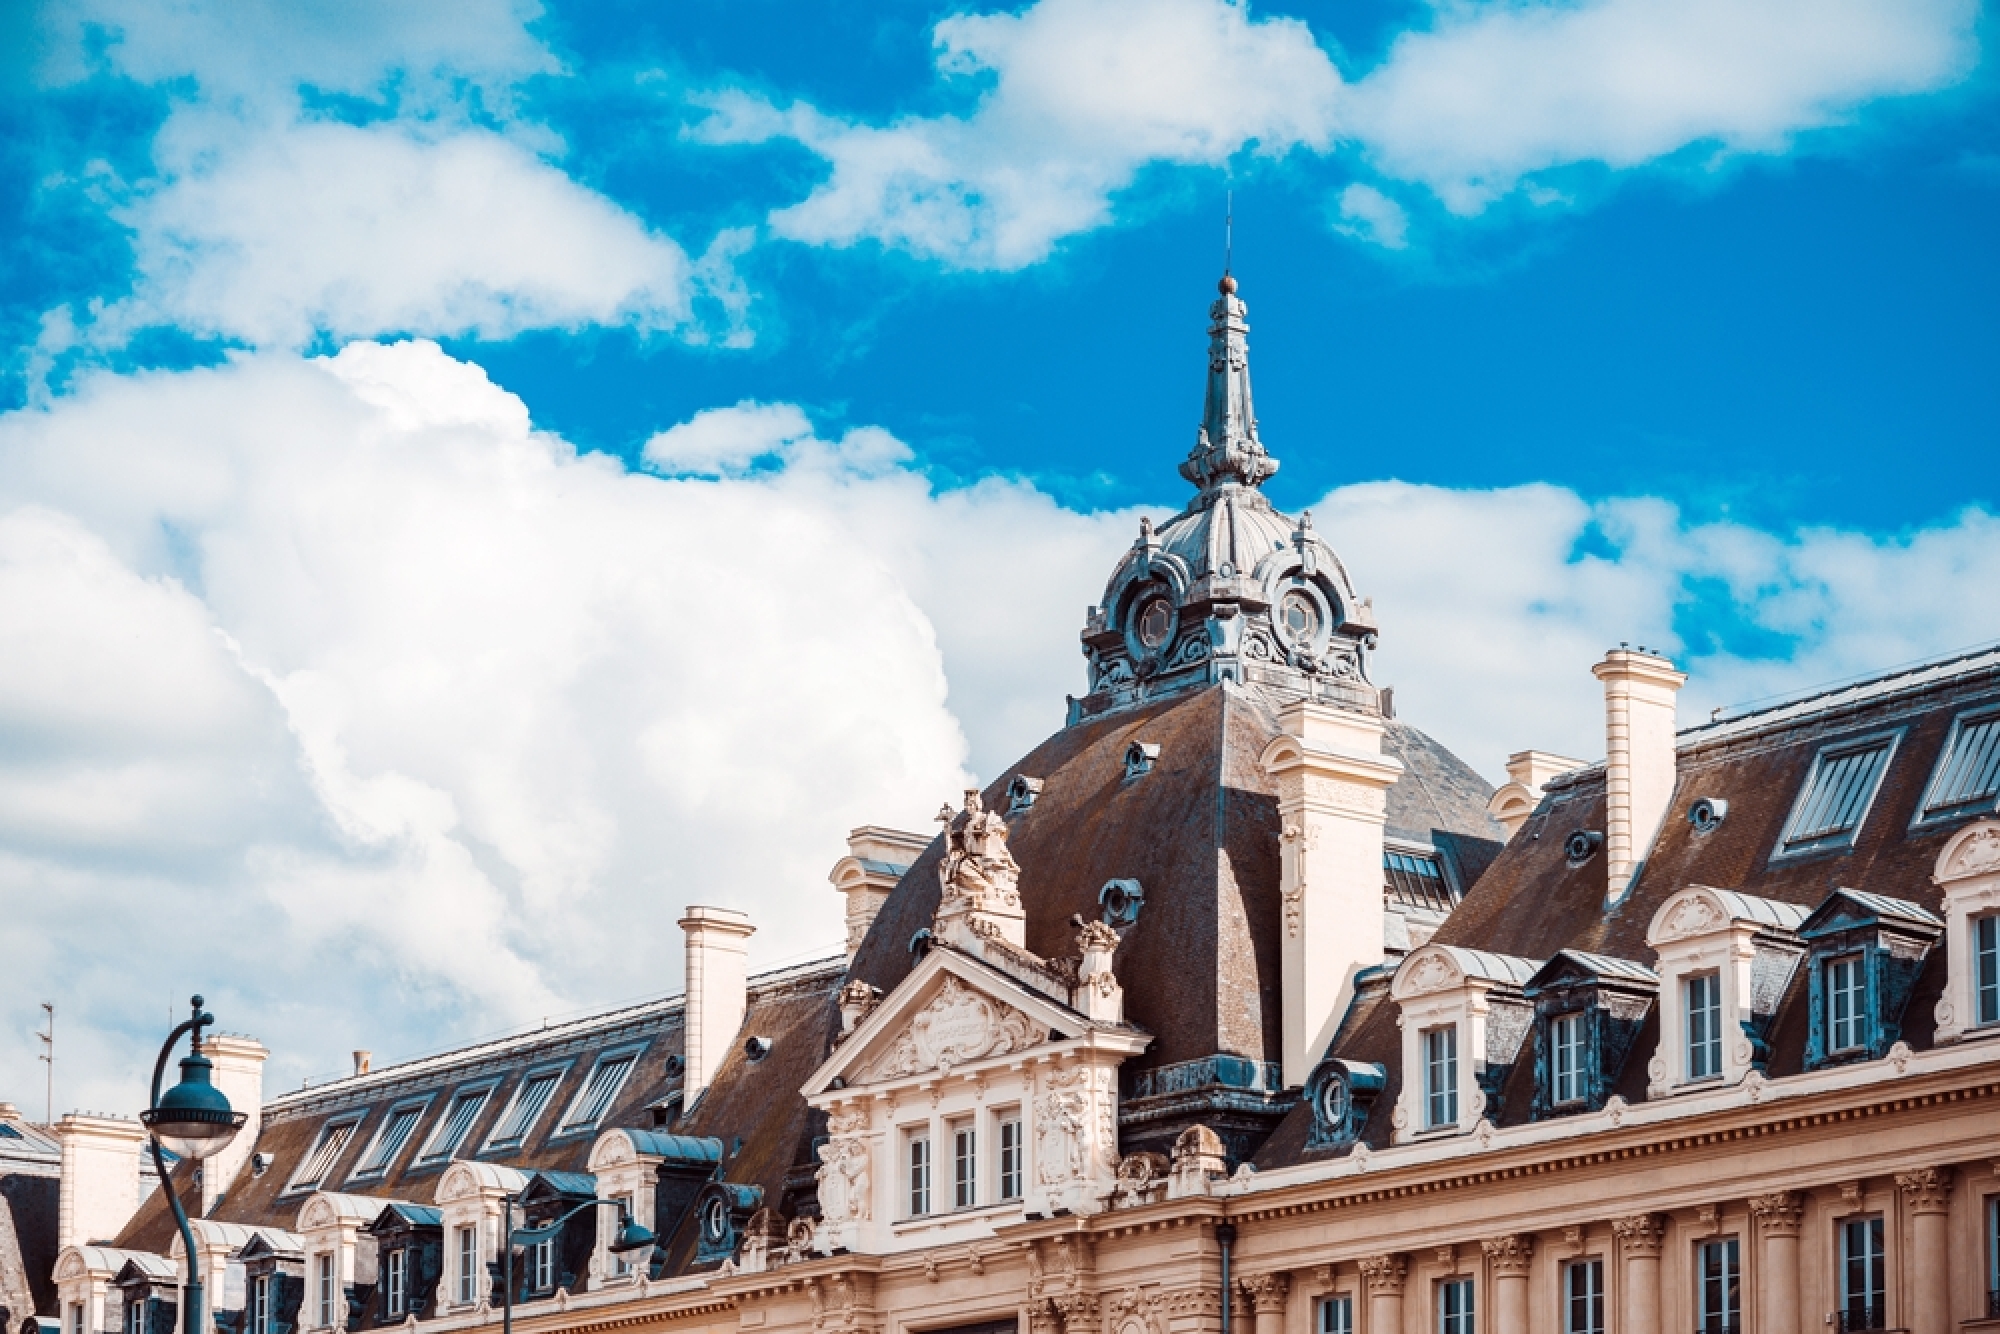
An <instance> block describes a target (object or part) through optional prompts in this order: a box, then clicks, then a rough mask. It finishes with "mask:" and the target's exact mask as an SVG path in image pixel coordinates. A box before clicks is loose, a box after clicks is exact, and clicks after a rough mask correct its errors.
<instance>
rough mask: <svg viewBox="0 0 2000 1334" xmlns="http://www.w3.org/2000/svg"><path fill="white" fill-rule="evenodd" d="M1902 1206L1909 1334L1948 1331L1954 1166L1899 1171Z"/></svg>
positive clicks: (1944, 1332) (1942, 1333)
mask: <svg viewBox="0 0 2000 1334" xmlns="http://www.w3.org/2000/svg"><path fill="white" fill-rule="evenodd" d="M1896 1184H1897V1185H1898V1186H1900V1187H1902V1189H1903V1205H1904V1207H1905V1208H1907V1209H1908V1210H1909V1211H1910V1221H1911V1225H1912V1226H1911V1234H1912V1235H1911V1237H1910V1250H1911V1255H1910V1310H1909V1321H1910V1334H1946V1330H1947V1329H1948V1327H1949V1325H1950V1321H1949V1318H1948V1316H1947V1314H1946V1313H1947V1311H1948V1309H1949V1306H1950V1293H1951V1266H1950V1264H1949V1262H1948V1250H1949V1247H1950V1241H1949V1239H1948V1236H1947V1234H1948V1232H1949V1229H1948V1228H1947V1227H1946V1226H1945V1224H1946V1221H1947V1214H1946V1210H1947V1209H1948V1208H1949V1207H1950V1198H1951V1169H1950V1168H1948V1167H1925V1168H1921V1169H1919V1170H1917V1171H1915V1172H1899V1173H1897V1174H1896Z"/></svg>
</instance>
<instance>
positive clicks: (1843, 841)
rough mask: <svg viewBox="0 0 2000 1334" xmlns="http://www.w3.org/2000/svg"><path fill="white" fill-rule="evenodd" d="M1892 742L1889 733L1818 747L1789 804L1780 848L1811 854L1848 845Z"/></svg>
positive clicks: (1878, 783)
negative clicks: (1794, 799) (1809, 770)
mask: <svg viewBox="0 0 2000 1334" xmlns="http://www.w3.org/2000/svg"><path fill="white" fill-rule="evenodd" d="M1894 745H1895V738H1894V737H1872V738H1869V739H1867V740H1865V741H1859V742H1852V743H1848V744H1846V745H1841V746H1829V747H1827V748H1826V749H1825V750H1823V751H1821V752H1820V753H1819V756H1818V758H1817V759H1815V760H1814V761H1813V768H1812V773H1811V774H1809V775H1808V776H1807V778H1806V785H1805V788H1804V790H1803V791H1801V792H1800V793H1799V799H1798V802H1797V804H1796V805H1794V806H1793V807H1792V818H1791V819H1790V820H1789V821H1788V822H1787V823H1786V825H1785V835H1784V838H1783V839H1782V840H1781V842H1780V850H1781V851H1782V852H1786V853H1795V852H1812V851H1816V850H1818V849H1821V848H1834V847H1846V846H1847V845H1849V844H1851V843H1852V842H1853V841H1854V835H1855V832H1856V831H1857V830H1859V829H1860V828H1861V821H1862V819H1863V818H1864V817H1865V816H1866V815H1867V814H1868V806H1869V803H1870V802H1872V801H1873V800H1874V799H1875V791H1876V789H1877V788H1878V787H1880V786H1881V784H1882V774H1883V772H1884V771H1885V770H1886V769H1887V768H1888V767H1889V752H1890V751H1891V750H1892V749H1893V748H1894Z"/></svg>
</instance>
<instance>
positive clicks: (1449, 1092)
mask: <svg viewBox="0 0 2000 1334" xmlns="http://www.w3.org/2000/svg"><path fill="white" fill-rule="evenodd" d="M1439 1038H1445V1039H1447V1040H1446V1041H1445V1042H1444V1046H1445V1048H1446V1049H1447V1050H1445V1051H1444V1053H1443V1054H1442V1058H1440V1056H1439V1054H1438V1053H1437V1052H1435V1051H1433V1050H1432V1044H1433V1042H1434V1041H1435V1040H1437V1039H1439ZM1417 1050H1418V1054H1419V1057H1420V1058H1421V1060H1422V1061H1423V1068H1424V1083H1423V1099H1424V1130H1425V1132H1427V1133H1428V1132H1430V1131H1433V1130H1456V1129H1458V1113H1459V1107H1458V1024H1457V1023H1456V1021H1454V1022H1452V1023H1447V1024H1438V1025H1436V1026H1434V1027H1431V1028H1426V1029H1423V1030H1421V1031H1419V1032H1418V1034H1417ZM1440 1067H1442V1068H1443V1070H1444V1071H1445V1073H1446V1076H1447V1077H1446V1078H1445V1080H1444V1081H1443V1082H1442V1084H1440V1083H1439V1082H1438V1072H1439V1069H1440ZM1440 1103H1442V1104H1443V1109H1444V1110H1445V1111H1447V1112H1449V1113H1450V1115H1449V1116H1448V1117H1444V1118H1440V1117H1439V1116H1438V1114H1437V1113H1438V1111H1439V1104H1440Z"/></svg>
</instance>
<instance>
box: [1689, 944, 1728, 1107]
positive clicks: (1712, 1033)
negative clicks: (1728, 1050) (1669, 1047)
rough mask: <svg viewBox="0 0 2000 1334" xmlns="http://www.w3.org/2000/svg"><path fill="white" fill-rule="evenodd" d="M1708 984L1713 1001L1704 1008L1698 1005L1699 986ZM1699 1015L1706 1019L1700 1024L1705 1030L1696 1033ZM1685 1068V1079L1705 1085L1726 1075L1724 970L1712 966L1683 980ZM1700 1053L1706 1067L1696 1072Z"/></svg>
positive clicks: (1690, 974) (1702, 1063)
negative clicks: (1697, 990)
mask: <svg viewBox="0 0 2000 1334" xmlns="http://www.w3.org/2000/svg"><path fill="white" fill-rule="evenodd" d="M1696 987H1705V988H1706V989H1707V991H1708V993H1709V1004H1708V1005H1706V1006H1704V1007H1702V1008H1701V1009H1700V1010H1697V1009H1696V1008H1695V988H1696ZM1697 1014H1699V1015H1701V1016H1702V1017H1703V1020H1704V1022H1703V1023H1702V1024H1701V1025H1700V1026H1699V1027H1700V1028H1701V1029H1702V1030H1703V1031H1702V1033H1701V1035H1700V1036H1699V1037H1697V1036H1696V1029H1697V1024H1696V1022H1695V1019H1696V1016H1697ZM1681 1049H1682V1050H1681V1070H1682V1076H1683V1082H1685V1083H1689V1084H1705V1083H1707V1082H1708V1081H1710V1080H1712V1079H1721V1078H1722V1076H1723V1061H1722V1058H1723V1043H1722V973H1721V971H1720V970H1719V969H1714V968H1709V969H1704V970H1702V971H1701V972H1696V973H1689V974H1687V975H1686V976H1685V977H1683V978H1682V979H1681ZM1697 1052H1700V1053H1701V1054H1702V1057H1703V1060H1702V1061H1701V1062H1700V1064H1701V1065H1703V1066H1704V1067H1706V1068H1704V1069H1702V1070H1700V1071H1699V1073H1697V1071H1696V1065H1697V1062H1696V1060H1695V1054H1696V1053H1697Z"/></svg>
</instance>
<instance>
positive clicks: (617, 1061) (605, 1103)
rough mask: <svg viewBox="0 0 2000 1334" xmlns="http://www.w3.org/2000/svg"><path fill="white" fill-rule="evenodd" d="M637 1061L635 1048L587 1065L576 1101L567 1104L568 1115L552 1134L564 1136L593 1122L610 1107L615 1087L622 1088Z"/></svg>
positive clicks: (599, 1118) (616, 1090) (591, 1124)
mask: <svg viewBox="0 0 2000 1334" xmlns="http://www.w3.org/2000/svg"><path fill="white" fill-rule="evenodd" d="M638 1063H639V1053H638V1052H636V1051H628V1052H622V1053H619V1054H618V1055H614V1056H600V1057H598V1058H597V1064H596V1065H595V1066H593V1067H592V1068H591V1071H590V1078H589V1079H586V1080H585V1081H584V1082H583V1092H581V1093H579V1094H577V1095H576V1101H575V1102H574V1103H572V1104H570V1109H569V1115H567V1116H565V1117H564V1118H563V1119H562V1124H561V1125H559V1126H557V1127H556V1133H557V1134H558V1135H567V1134H570V1133H571V1132H573V1131H578V1130H588V1129H590V1128H591V1127H592V1126H594V1125H596V1124H597V1123H598V1121H600V1120H601V1119H603V1116H604V1114H605V1113H606V1112H608V1111H610V1110H611V1102H612V1100H613V1099H614V1098H616V1097H617V1096H618V1090H620V1089H622V1088H624V1087H625V1077H626V1076H627V1075H629V1074H631V1073H632V1067H633V1066H635V1065H637V1064H638Z"/></svg>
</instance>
